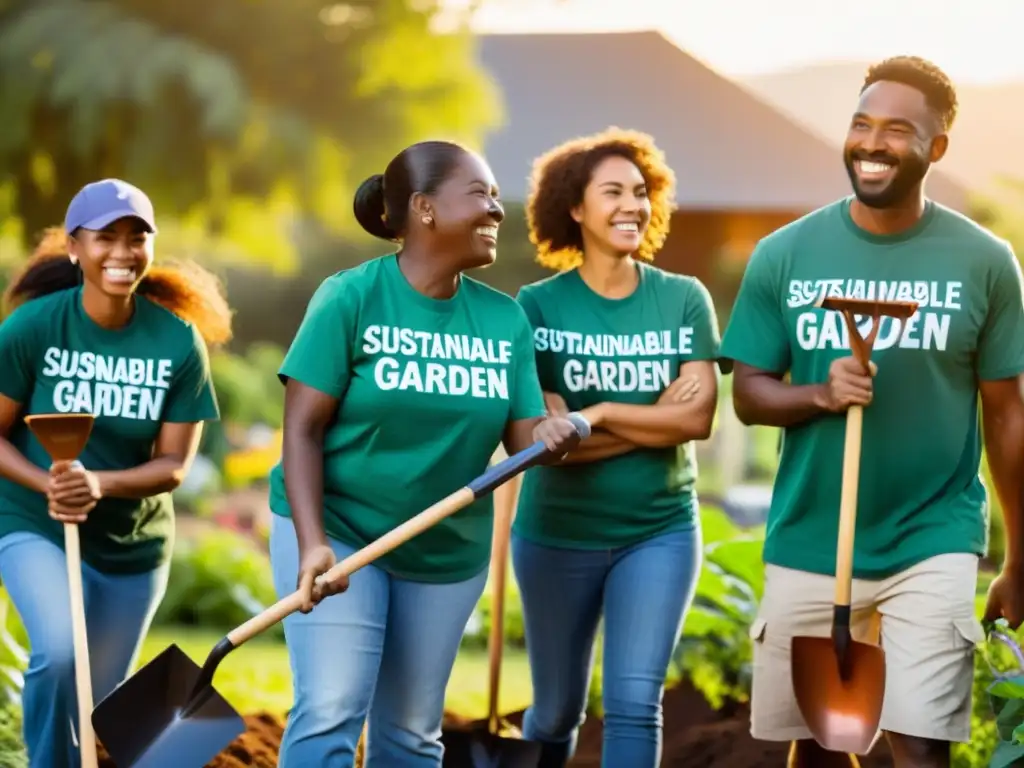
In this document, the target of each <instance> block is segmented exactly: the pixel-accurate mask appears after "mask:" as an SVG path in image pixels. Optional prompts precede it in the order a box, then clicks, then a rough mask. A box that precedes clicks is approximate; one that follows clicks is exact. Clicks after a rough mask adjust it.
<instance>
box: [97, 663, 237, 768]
mask: <svg viewBox="0 0 1024 768" xmlns="http://www.w3.org/2000/svg"><path fill="white" fill-rule="evenodd" d="M199 672H200V670H199V665H198V664H196V663H195V662H194V661H192V659H190V658H189V657H188V656H186V655H185V652H184V651H182V650H181V648H179V647H178V646H176V645H172V646H170V647H169V648H167V650H165V651H163V652H162V653H161V654H160V655H159V656H157V657H156V658H154V659H153V660H152V661H151V662H149V663H148V664H147V665H146V666H144V667H142V669H140V670H139V671H138V672H136V673H135V674H134V675H132V676H131V677H129V678H128V679H127V680H125V681H124V682H123V683H121V684H120V685H119V686H118V687H117V688H115V689H114V690H113V691H111V692H110V693H109V694H108V695H107V697H106V698H105V699H103V701H101V702H100V703H99V704H97V705H96V708H95V709H93V712H92V726H93V728H94V729H95V731H96V736H97V737H98V739H99V741H100V742H101V743H102V744H103V746H104V747H105V748H106V750H107V752H108V753H109V754H110V757H111V758H112V759H113V760H114V763H115V764H116V765H117V768H203V766H205V765H206V764H207V763H209V762H210V761H211V760H213V758H215V757H216V756H217V755H218V754H219V753H220V752H221V750H223V749H224V748H225V747H226V746H228V745H229V744H230V743H231V742H232V741H234V740H235V738H237V737H238V736H239V735H241V734H242V732H244V731H245V721H243V720H242V717H241V716H240V715H239V714H238V712H236V711H235V710H234V708H232V706H231V705H230V704H228V702H227V701H226V700H225V699H224V697H223V696H221V695H220V694H219V693H217V691H215V690H214V689H213V687H212V686H207V687H206V688H205V689H204V691H203V692H202V693H201V694H200V696H199V698H197V699H195V700H193V701H190V700H189V699H190V696H191V694H192V690H193V686H194V685H195V683H196V680H197V679H198V678H199ZM186 705H189V707H188V712H187V713H186V715H185V716H184V717H182V710H183V709H185V707H186Z"/></svg>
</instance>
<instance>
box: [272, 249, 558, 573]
mask: <svg viewBox="0 0 1024 768" xmlns="http://www.w3.org/2000/svg"><path fill="white" fill-rule="evenodd" d="M280 374H281V378H282V380H285V381H286V380H287V379H288V378H293V379H295V380H296V381H299V382H302V383H303V384H305V385H306V386H309V387H313V388H314V389H317V390H319V391H321V392H324V393H325V394H328V395H331V396H332V397H336V398H339V399H340V401H341V402H340V404H339V406H338V413H337V418H336V419H335V420H334V421H333V422H332V424H331V425H330V426H329V427H328V430H327V433H326V435H325V437H324V527H325V529H326V531H327V534H328V535H329V536H331V537H332V538H335V539H337V540H339V541H342V542H344V543H346V544H348V545H350V546H353V547H363V546H365V545H367V544H369V543H370V542H372V541H374V540H375V539H377V538H379V537H380V536H383V535H384V534H385V533H387V532H388V531H390V530H391V529H392V528H394V527H396V526H397V525H399V524H401V523H402V522H404V521H406V520H408V519H409V518H411V517H413V516H414V515H416V514H418V513H420V512H422V511H423V510H424V509H426V508H427V507H429V506H431V505H432V504H435V503H436V502H438V501H440V500H441V499H443V498H445V497H446V496H448V495H449V494H451V493H453V492H454V491H457V490H459V489H460V488H462V487H464V486H466V485H467V484H469V483H470V482H471V481H472V480H473V479H474V478H476V477H477V476H479V475H480V474H482V473H483V472H485V471H486V470H487V467H488V464H489V462H490V459H491V456H492V455H493V453H494V450H495V449H496V448H497V447H498V445H499V443H500V442H501V439H502V435H503V433H504V431H505V427H506V425H507V424H508V423H509V421H513V420H519V419H530V418H537V417H540V416H543V415H544V401H543V397H542V395H541V391H540V387H539V386H538V384H537V367H536V364H535V362H534V358H533V349H532V346H531V344H530V325H529V323H528V322H527V320H526V317H525V316H524V315H523V311H522V310H521V309H520V308H519V306H518V305H517V304H516V303H515V301H514V300H513V299H512V298H511V297H510V296H506V295H505V294H503V293H499V292H498V291H496V290H494V289H492V288H490V287H488V286H486V285H484V284H483V283H480V282H478V281H476V280H473V279H472V278H469V277H467V276H465V275H463V276H462V279H461V281H460V284H459V288H458V291H457V292H456V294H455V296H453V297H452V298H451V299H447V300H440V299H433V298H430V297H428V296H424V295H423V294H421V293H420V292H419V291H417V290H416V289H414V288H413V287H412V286H411V285H409V283H408V282H407V281H406V279H405V277H404V276H403V275H402V273H401V271H400V269H399V267H398V261H397V259H396V256H395V255H394V254H391V255H388V256H382V257H380V258H376V259H372V260H370V261H368V262H366V263H364V264H362V265H360V266H358V267H354V268H352V269H348V270H343V271H341V272H338V273H336V274H335V275H332V276H331V277H329V278H327V279H326V280H325V281H324V282H323V283H322V284H321V285H320V287H319V288H318V289H317V291H316V293H315V294H314V296H313V298H312V300H311V301H310V303H309V307H308V308H307V310H306V316H305V318H304V319H303V321H302V324H301V326H300V327H299V330H298V333H297V334H296V336H295V339H294V341H293V342H292V345H291V348H290V349H289V350H288V354H287V355H286V357H285V360H284V362H283V363H282V365H281V370H280ZM285 482H286V479H285V477H284V468H283V462H282V463H280V464H278V465H277V466H276V467H274V469H273V471H272V472H271V475H270V506H271V509H272V510H273V511H274V512H275V513H276V514H279V515H282V516H284V517H290V516H291V510H290V508H289V504H288V499H287V496H286V493H285ZM492 510H493V505H492V502H491V498H490V496H485V497H484V498H481V499H478V500H477V501H475V502H474V503H473V504H472V505H470V506H469V507H467V508H466V509H463V510H461V511H459V512H457V513H455V514H454V515H453V516H451V517H448V518H446V519H445V520H443V521H441V522H440V523H438V524H437V525H436V526H434V527H433V528H430V529H429V530H427V531H425V532H424V533H422V534H420V535H419V536H417V537H416V538H414V539H412V540H410V541H408V542H406V543H405V544H403V545H402V546H400V547H399V548H398V549H396V550H394V551H393V552H391V553H390V554H388V555H386V556H385V557H383V558H381V559H380V560H378V561H377V565H379V566H381V567H383V568H385V569H386V570H387V571H389V572H390V573H392V574H394V575H395V576H398V577H399V578H405V579H410V580H414V581H425V582H439V583H440V582H455V581H462V580H464V579H467V578H470V577H472V576H474V575H476V574H477V573H479V572H480V571H481V570H483V569H484V568H486V567H487V563H488V559H489V557H490V551H491V533H492V519H493V517H492Z"/></svg>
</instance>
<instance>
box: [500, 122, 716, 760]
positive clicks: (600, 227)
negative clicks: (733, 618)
mask: <svg viewBox="0 0 1024 768" xmlns="http://www.w3.org/2000/svg"><path fill="white" fill-rule="evenodd" d="M674 185H675V176H674V174H673V172H672V170H671V169H670V168H669V167H668V166H667V165H666V163H665V159H664V156H663V153H662V152H661V150H660V149H659V148H658V147H657V146H656V145H655V143H654V140H653V139H652V138H651V137H650V136H648V135H646V134H643V133H639V132H636V131H627V130H620V129H617V128H610V129H608V130H606V131H604V132H601V133H597V134H595V135H591V136H583V137H580V138H576V139H572V140H570V141H567V142H565V143H564V144H561V145H559V146H557V147H555V148H553V149H551V150H550V151H548V152H547V153H545V154H544V155H543V156H541V157H540V158H538V159H537V161H536V162H535V164H534V170H533V177H532V180H531V189H530V191H529V195H528V198H527V216H528V224H529V230H530V238H531V240H532V242H534V243H535V244H537V249H538V255H537V260H538V261H539V262H540V263H541V264H542V265H544V266H546V267H548V268H551V269H557V270H559V272H558V274H555V275H552V276H550V277H547V278H545V279H542V280H540V281H538V282H535V283H533V284H530V285H526V286H523V288H522V289H521V290H520V291H519V295H518V300H519V303H520V304H521V305H522V307H523V309H524V310H525V311H526V315H527V317H529V319H530V322H531V324H532V326H533V339H534V349H535V351H536V355H537V369H538V374H539V376H540V382H541V387H542V388H543V390H544V396H545V401H546V403H547V406H548V410H549V412H550V413H556V414H564V413H567V412H569V411H575V410H582V409H584V408H586V409H587V413H588V414H589V413H593V422H592V423H593V425H594V427H595V429H594V430H593V431H592V434H591V436H590V437H588V438H587V439H585V440H584V441H582V443H581V444H580V446H579V447H578V448H577V449H576V450H574V451H572V452H570V453H569V455H568V456H567V457H566V458H565V459H564V460H563V461H562V462H560V463H558V464H554V465H550V466H544V467H536V468H533V469H530V470H528V471H527V472H526V474H525V475H524V477H523V482H522V493H521V495H520V498H519V502H518V510H517V514H516V517H515V523H514V528H513V538H512V545H511V546H512V559H513V565H514V569H515V575H516V580H517V582H518V584H519V591H520V595H521V598H522V603H523V620H524V624H525V634H526V648H527V652H528V654H529V659H530V669H531V674H532V678H533V691H534V701H533V703H532V705H531V706H530V707H529V708H528V709H527V711H526V714H525V717H524V720H523V735H524V738H526V739H529V740H531V741H540V742H542V743H543V751H544V757H543V758H542V760H541V764H542V765H543V766H545V768H549V767H550V766H562V765H565V764H566V761H567V760H568V759H569V758H570V757H571V756H572V754H573V752H574V749H575V743H576V738H577V735H578V732H579V726H580V725H581V724H582V722H583V720H584V718H585V709H586V705H587V692H588V690H589V687H590V678H591V675H592V670H593V663H594V642H595V637H596V633H597V629H598V625H599V622H600V621H601V619H602V618H603V620H604V630H603V632H604V645H603V660H602V664H603V672H602V678H601V679H602V697H603V708H604V731H603V733H604V741H603V747H602V757H601V764H602V765H603V766H606V767H607V768H618V767H620V766H630V768H656V766H657V765H659V763H660V761H661V751H662V716H661V707H662V696H663V694H664V688H665V676H666V674H667V672H668V665H669V662H670V660H671V658H672V652H673V650H674V648H675V647H676V643H677V642H678V639H679V634H680V631H681V628H682V623H683V618H684V616H685V614H686V611H687V608H688V606H689V605H690V603H691V601H692V599H693V595H694V591H695V589H696V584H697V576H698V573H699V571H700V564H701V534H700V525H699V522H700V518H699V513H698V502H697V496H696V492H695V490H694V482H695V479H696V475H697V465H696V451H695V441H697V440H703V439H705V438H707V437H708V436H709V435H710V433H711V427H712V422H713V420H714V416H715V409H716V404H717V394H718V374H717V369H716V358H717V355H718V347H719V332H718V321H717V319H716V316H715V309H714V306H713V303H712V300H711V296H710V294H709V293H708V291H707V289H706V288H705V287H704V285H703V284H702V283H701V282H700V281H699V280H697V279H696V278H694V277H691V276H688V275H681V274H674V273H672V272H668V271H665V270H663V269H660V268H658V267H656V266H654V265H653V264H651V263H650V262H651V261H652V260H653V259H654V256H655V254H656V253H657V252H658V251H659V250H660V248H661V247H662V245H663V244H664V242H665V239H666V236H667V235H668V230H669V222H670V218H671V215H672V196H673V192H674Z"/></svg>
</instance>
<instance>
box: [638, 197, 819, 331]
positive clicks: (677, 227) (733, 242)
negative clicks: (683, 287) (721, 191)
mask: <svg viewBox="0 0 1024 768" xmlns="http://www.w3.org/2000/svg"><path fill="white" fill-rule="evenodd" d="M803 214H804V211H791V212H786V213H781V212H769V211H735V212H734V211H679V212H677V213H676V214H675V215H674V216H673V217H672V229H671V231H670V232H669V236H668V240H666V242H665V247H664V248H663V249H662V250H661V252H660V253H659V254H658V255H657V257H656V258H655V262H654V263H655V264H657V265H658V266H659V267H661V268H662V269H667V270H669V271H671V272H677V273H681V274H686V275H693V276H694V277H696V278H697V279H699V280H700V281H701V282H703V283H704V284H705V285H706V286H707V287H708V290H709V291H711V295H712V296H713V297H714V300H715V304H716V306H718V308H719V311H720V314H722V315H723V319H724V316H725V315H727V314H728V309H729V307H731V306H732V300H733V298H734V297H735V293H736V289H737V288H738V287H739V281H740V278H741V277H742V276H743V269H744V267H745V266H746V263H747V258H748V257H749V256H750V253H751V251H753V249H754V246H755V245H756V244H757V241H758V240H760V239H761V238H762V237H764V236H765V235H768V234H770V233H771V232H774V231H775V230H776V229H778V228H779V227H781V226H783V225H785V224H788V223H789V222H791V221H794V220H796V219H797V218H799V217H800V216H802V215H803Z"/></svg>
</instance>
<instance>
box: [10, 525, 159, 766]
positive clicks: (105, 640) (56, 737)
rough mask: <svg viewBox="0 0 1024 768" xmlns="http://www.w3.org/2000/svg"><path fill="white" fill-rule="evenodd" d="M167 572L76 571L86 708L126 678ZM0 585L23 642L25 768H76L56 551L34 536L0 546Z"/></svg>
mask: <svg viewBox="0 0 1024 768" xmlns="http://www.w3.org/2000/svg"><path fill="white" fill-rule="evenodd" d="M169 570H170V564H169V563H168V564H166V565H162V566H160V567H159V568H157V569H156V570H153V571H150V572H148V573H142V574H137V575H136V574H132V575H127V576H122V575H111V574H105V573H100V572H99V571H97V570H95V569H94V568H92V567H90V566H89V565H87V564H85V563H82V591H83V594H84V598H85V623H86V632H87V634H88V636H89V665H90V667H91V670H92V693H93V701H94V702H99V701H100V700H101V699H102V698H103V697H104V696H106V695H107V694H108V693H110V692H111V691H112V690H114V688H115V687H116V686H117V685H118V684H119V683H120V682H121V681H122V680H124V679H125V678H126V677H127V676H128V673H129V672H130V671H131V670H132V667H133V665H134V664H135V659H136V656H137V655H138V651H139V648H140V647H141V646H142V641H143V639H144V638H145V636H146V632H147V631H148V630H149V625H150V623H151V622H152V620H153V615H154V614H155V613H156V609H157V607H158V606H159V604H160V600H161V599H162V598H163V595H164V591H165V589H166V587H167V575H168V572H169ZM0 579H2V580H3V586H4V587H5V588H6V590H7V593H8V594H9V595H10V597H11V602H12V603H13V604H14V608H15V609H16V610H17V611H18V615H19V616H20V617H21V621H22V623H23V624H24V625H25V631H26V633H27V634H28V641H29V645H30V646H31V651H30V653H29V659H28V669H27V670H26V672H25V688H24V690H23V691H22V706H23V708H24V715H23V717H24V738H25V748H26V750H27V751H28V758H29V765H30V766H32V768H78V766H80V765H81V758H80V753H79V747H78V737H77V733H78V698H77V692H76V686H75V646H74V639H73V636H72V631H71V609H70V600H71V598H70V596H69V594H68V578H67V561H66V559H65V557H64V550H63V549H62V548H60V547H58V546H57V545H56V544H54V543H53V542H51V541H50V540H48V539H45V538H43V537H42V536H39V535H38V534H35V533H27V532H26V533H9V534H7V535H6V536H4V537H3V538H0Z"/></svg>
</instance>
